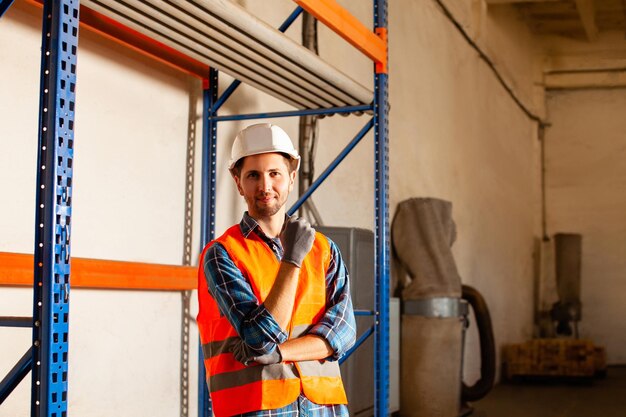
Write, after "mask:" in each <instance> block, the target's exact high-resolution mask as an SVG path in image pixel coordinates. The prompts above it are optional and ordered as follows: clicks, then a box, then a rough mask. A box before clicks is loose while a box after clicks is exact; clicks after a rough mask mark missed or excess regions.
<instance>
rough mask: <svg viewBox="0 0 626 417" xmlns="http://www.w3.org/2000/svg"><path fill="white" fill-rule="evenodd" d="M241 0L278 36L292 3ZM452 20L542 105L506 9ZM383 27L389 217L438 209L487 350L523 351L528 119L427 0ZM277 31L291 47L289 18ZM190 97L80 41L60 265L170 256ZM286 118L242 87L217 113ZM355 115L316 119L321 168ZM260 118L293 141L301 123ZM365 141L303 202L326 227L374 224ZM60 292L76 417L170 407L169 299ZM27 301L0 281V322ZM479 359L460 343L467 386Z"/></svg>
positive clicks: (173, 379)
mask: <svg viewBox="0 0 626 417" xmlns="http://www.w3.org/2000/svg"><path fill="white" fill-rule="evenodd" d="M241 3H244V4H245V5H246V7H248V8H249V9H250V10H251V11H252V12H253V13H255V14H258V15H259V16H262V18H263V19H264V20H266V21H268V22H269V23H270V24H272V25H275V26H278V24H280V22H281V21H282V20H283V19H284V17H285V16H286V15H287V14H288V13H289V12H291V11H292V10H293V8H294V4H293V3H292V2H289V1H287V0H275V1H273V2H271V3H270V4H269V5H268V2H254V1H247V2H241ZM342 3H343V4H344V5H345V6H346V7H348V8H349V9H350V10H351V11H352V12H353V13H354V14H355V15H356V16H357V17H359V18H360V19H361V20H362V21H363V22H370V21H371V16H372V10H371V5H370V2H366V1H363V2H348V1H343V2H342ZM447 3H450V4H452V3H451V2H447ZM29 10H31V9H30V8H27V7H24V6H21V3H20V2H18V4H17V5H16V6H14V7H13V9H11V10H10V11H9V12H8V14H7V15H6V16H5V17H4V18H3V19H2V21H0V56H2V57H3V58H2V60H1V61H0V68H1V72H2V74H3V76H2V77H0V83H1V84H0V91H1V92H2V93H0V114H1V115H2V123H0V147H2V149H3V150H4V151H3V152H2V153H0V166H1V167H3V169H6V173H5V175H3V178H5V180H3V182H2V185H3V191H4V195H10V196H12V200H11V201H12V202H13V204H3V205H2V206H0V250H2V251H17V252H23V253H30V252H31V251H32V245H33V243H32V242H33V238H32V229H33V216H32V213H33V211H34V210H33V209H32V207H33V201H34V194H33V189H34V183H35V177H34V173H35V167H34V165H35V147H36V120H37V101H38V81H37V80H38V70H39V68H38V67H39V42H40V40H39V27H40V26H39V25H40V24H39V17H38V16H36V14H33V13H32V12H30V11H29ZM453 11H454V12H455V13H456V16H457V18H459V19H460V20H461V21H463V22H464V24H466V25H469V27H470V29H471V30H470V33H472V34H473V36H476V38H477V40H478V42H479V44H480V45H481V46H484V47H485V48H486V50H487V51H488V53H490V54H493V56H495V57H497V59H495V62H496V65H497V66H498V69H499V70H500V71H502V73H503V74H504V76H505V78H506V79H507V80H508V81H509V82H511V84H512V86H513V88H515V89H516V90H517V91H518V92H519V94H520V97H522V99H523V100H524V102H525V103H526V104H527V105H528V106H529V107H530V108H531V109H538V110H536V111H540V107H541V106H540V104H541V101H537V99H536V89H535V88H534V87H533V84H532V81H533V79H534V78H535V77H534V73H532V71H534V69H533V68H534V64H533V62H534V61H533V60H534V59H535V57H536V50H535V49H534V47H533V45H532V42H531V39H530V37H529V36H528V34H527V32H525V28H524V27H523V26H522V25H519V22H517V21H515V19H514V16H512V15H511V16H508V15H506V13H505V12H502V15H498V16H493V15H491V14H488V13H486V11H485V9H484V7H478V8H476V7H459V8H455V9H454V10H453ZM496 18H497V19H504V21H500V20H497V21H496V20H495V19H496ZM389 19H390V29H389V34H390V54H391V62H390V95H391V97H390V101H391V115H390V151H391V170H390V175H391V178H390V181H391V189H390V195H391V204H390V207H391V209H392V215H393V210H394V208H395V205H396V204H397V203H398V202H400V201H401V200H403V199H406V198H410V197H415V196H432V197H440V198H445V199H448V200H450V201H452V202H453V204H454V212H453V214H454V218H455V220H456V223H457V226H458V231H459V238H458V241H457V243H456V244H455V246H454V254H455V257H456V261H457V264H458V268H459V271H460V273H461V275H462V277H463V279H464V282H466V283H469V284H470V285H473V286H475V287H476V288H478V289H479V290H480V291H482V292H483V294H484V296H485V298H486V299H487V302H488V303H489V307H490V308H491V314H492V318H493V321H494V329H495V333H496V341H497V342H498V344H499V345H500V344H503V343H507V342H521V341H523V340H525V339H527V338H528V337H530V335H531V330H532V285H533V284H532V283H533V277H532V248H533V239H534V237H535V236H537V235H538V224H539V219H538V216H539V211H538V203H537V201H538V195H539V181H538V174H539V170H538V167H537V158H538V151H537V140H536V129H535V125H534V123H533V122H531V121H529V119H528V118H527V117H526V116H525V115H524V114H523V113H522V112H521V111H520V109H519V108H518V107H517V106H516V105H515V104H514V103H513V101H512V100H511V98H510V97H509V96H508V95H507V94H506V93H505V91H504V90H503V88H502V86H501V85H500V84H499V83H498V82H497V81H496V79H495V77H494V75H493V73H492V72H491V70H490V69H489V68H488V67H487V66H486V65H485V64H484V62H483V61H481V60H480V59H479V57H478V56H477V54H476V53H475V52H474V51H473V50H472V49H471V48H470V47H469V46H468V45H467V43H466V41H465V40H463V39H462V37H461V36H460V35H459V34H458V32H457V31H456V29H455V28H454V27H453V26H452V25H451V24H450V22H448V21H447V20H446V19H445V18H444V17H443V15H442V13H441V12H440V10H439V9H438V7H437V6H436V5H435V3H434V1H430V0H428V1H427V0H424V1H419V2H415V1H410V0H394V1H392V2H390V16H389ZM507 19H508V20H507ZM508 23H510V25H508ZM509 27H514V28H515V29H514V30H511V29H508V28H509ZM288 34H289V36H293V37H294V38H299V36H300V34H299V24H296V25H295V27H294V28H293V29H292V30H290V31H289V33H288ZM18 41H19V46H18ZM320 53H321V55H322V56H323V57H324V58H325V59H327V60H329V61H330V62H332V63H333V64H334V65H336V66H337V67H339V68H341V69H343V70H344V71H346V72H348V73H350V75H351V76H352V77H353V78H355V79H357V80H358V81H360V82H361V83H363V84H369V83H371V82H372V77H371V64H370V63H369V62H368V61H367V60H366V59H365V58H363V57H362V56H360V54H358V53H357V52H355V51H353V50H352V49H351V48H350V47H349V46H347V45H346V44H345V43H343V42H342V41H341V40H339V38H338V37H337V36H336V35H335V34H333V33H331V32H330V31H329V30H328V29H325V28H323V27H321V26H320ZM4 57H7V58H4ZM519 63H524V65H522V67H521V68H520V67H519V65H518V64H519ZM529 71H530V72H531V74H530V75H529V74H528V72H529ZM5 74H9V76H5ZM223 79H227V77H223ZM197 88H198V84H197V82H195V81H193V80H189V79H188V78H187V77H185V76H182V75H180V74H178V73H176V72H175V71H174V70H171V69H169V68H167V67H164V66H162V65H160V64H156V63H154V62H152V61H150V60H148V59H145V58H141V57H137V56H136V55H134V54H132V53H131V52H128V51H125V50H123V49H122V48H120V47H117V46H115V45H113V44H111V43H109V42H108V41H103V40H101V39H100V38H96V37H95V36H93V35H91V34H89V33H88V32H86V31H83V32H82V33H81V39H80V49H79V63H78V93H77V94H78V97H77V120H76V153H75V157H76V160H75V189H74V211H73V213H74V218H73V234H74V237H73V246H72V254H73V255H75V256H83V257H98V258H108V259H121V260H135V261H145V262H160V263H170V264H179V263H180V259H181V257H182V250H183V249H182V236H183V214H184V212H183V201H184V200H183V197H184V190H183V187H184V179H185V178H184V164H185V141H186V135H187V118H188V112H189V99H188V97H189V94H190V91H196V92H197ZM194 89H195V90H194ZM285 108H286V106H285V105H283V104H281V103H280V102H278V101H277V100H274V99H272V98H270V97H267V96H265V95H263V94H261V93H258V92H256V91H254V90H253V89H251V88H247V87H242V88H240V90H239V91H238V92H237V93H235V95H234V96H233V98H232V101H230V102H229V103H228V104H227V105H226V106H225V107H224V113H232V112H256V111H273V110H284V109H285ZM366 120H367V119H366V118H365V117H355V116H351V117H348V118H344V117H337V116H335V117H332V118H327V119H324V120H323V121H322V122H321V126H320V137H321V138H322V143H321V144H320V146H319V148H318V154H317V160H316V168H317V172H318V173H319V172H321V170H322V169H323V168H324V167H325V166H326V165H327V163H328V162H330V161H331V160H332V159H333V158H334V157H335V155H336V154H337V152H338V151H339V150H340V149H341V148H343V146H345V144H346V143H348V141H349V140H351V139H352V137H353V136H354V134H355V133H356V132H357V131H358V129H359V128H360V127H361V126H362V125H363V124H364V123H365V122H366ZM274 122H277V123H279V124H280V125H281V126H283V127H284V128H285V129H286V130H287V132H288V133H289V134H290V135H292V137H294V138H295V137H297V120H295V119H294V120H286V119H280V120H275V121H274ZM245 124H247V123H238V122H229V123H224V124H222V125H221V126H220V129H219V146H218V178H217V181H218V205H219V210H218V216H217V230H218V232H221V231H223V230H224V229H225V228H226V227H228V226H229V225H231V224H232V223H233V222H235V221H238V219H239V217H240V215H241V212H242V211H243V209H244V205H243V202H242V201H241V200H240V198H239V196H238V195H237V194H236V193H235V192H234V189H233V187H232V183H231V181H232V180H231V179H230V176H229V174H228V173H227V172H226V169H225V166H226V163H227V160H228V156H229V150H230V145H231V143H232V138H233V136H234V134H235V132H236V131H237V130H239V129H240V128H241V127H242V126H244V125H245ZM199 128H200V126H199V125H198V129H199ZM198 135H199V130H198ZM372 147H373V145H372V134H371V133H370V134H369V135H368V136H367V137H366V138H365V139H364V140H363V143H361V145H360V146H359V147H358V148H357V149H356V150H355V152H354V153H353V154H352V155H350V156H349V157H348V158H347V159H346V162H345V163H344V165H342V166H340V167H339V168H338V169H337V170H336V171H335V173H334V174H333V175H332V176H331V177H330V178H329V180H328V182H327V183H326V184H325V185H323V186H322V187H321V188H320V189H319V190H318V191H317V192H316V193H315V194H314V200H315V202H316V204H317V206H318V207H319V209H320V211H321V213H322V216H323V218H324V220H325V223H326V224H328V225H342V226H356V227H365V228H372V227H373V220H372V219H373V209H374V199H373V194H372V190H373V162H372V160H373V159H372V155H373V149H372ZM198 150H199V148H198ZM197 155H198V156H199V155H200V152H197ZM6 178H10V179H11V180H8V181H7V180H6ZM198 199H199V194H198ZM292 201H293V199H292ZM196 206H197V204H196ZM197 217H198V213H196V220H197ZM196 224H198V223H196ZM197 241H198V239H197V236H196V239H195V242H197ZM72 295H73V297H72V307H71V309H72V310H71V320H70V323H71V339H70V344H71V354H70V361H71V363H70V369H71V371H70V372H71V373H70V376H69V377H70V380H69V381H70V397H69V401H70V412H71V413H72V415H80V416H87V417H91V416H104V415H113V414H115V415H120V416H134V415H151V416H157V417H158V416H171V415H176V414H177V413H178V411H177V409H178V355H179V349H178V340H179V339H178V338H179V324H178V323H179V322H180V318H179V317H180V311H179V310H180V303H179V298H180V296H179V295H178V294H175V293H174V294H171V293H160V292H159V293H139V292H123V291H84V290H82V291H81V290H74V291H73V292H72ZM30 298H31V296H30V291H28V290H25V289H7V288H1V289H0V314H23V315H28V314H30V313H29V312H30V308H31V307H30ZM0 331H1V332H2V333H1V335H2V340H3V341H5V340H8V341H10V343H2V344H0V373H2V372H4V371H5V370H6V369H8V368H9V367H10V366H12V364H13V363H14V362H15V361H16V360H17V358H18V357H19V356H20V355H21V353H22V352H23V351H24V350H25V349H26V347H27V346H28V344H29V335H25V333H27V332H25V331H23V330H19V329H18V330H6V329H0ZM7 332H11V333H10V334H9V333H7ZM17 333H19V335H18V336H14V334H17ZM191 352H192V354H194V355H195V353H196V352H195V348H194V347H192V349H191ZM477 362H478V356H477V353H476V339H475V338H474V337H473V336H470V340H469V348H468V365H467V371H468V374H467V375H468V379H469V380H470V381H471V380H472V379H473V378H475V377H476V369H477V365H476V364H477ZM192 364H194V365H195V360H192ZM193 367H194V366H193V365H192V368H193ZM194 381H195V380H193V379H192V402H191V404H192V407H191V413H192V415H193V414H194V413H195V384H194ZM28 403H29V389H28V384H23V385H22V386H21V387H20V388H19V392H17V393H16V394H15V395H14V396H13V397H11V399H10V400H9V402H7V403H5V405H3V407H2V408H0V417H8V416H10V417H13V416H26V415H28Z"/></svg>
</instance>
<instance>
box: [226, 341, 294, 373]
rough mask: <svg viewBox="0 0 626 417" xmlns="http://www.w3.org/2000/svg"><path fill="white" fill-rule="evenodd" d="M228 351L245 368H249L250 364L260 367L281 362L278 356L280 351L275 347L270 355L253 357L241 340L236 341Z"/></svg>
mask: <svg viewBox="0 0 626 417" xmlns="http://www.w3.org/2000/svg"><path fill="white" fill-rule="evenodd" d="M230 351H231V352H232V353H233V356H235V359H236V360H238V361H239V362H241V363H243V364H244V365H245V366H250V365H251V364H252V362H256V363H258V364H261V365H272V364H274V363H280V362H282V360H283V357H282V355H281V354H280V349H278V346H276V349H274V351H273V352H272V353H267V354H265V355H260V356H254V355H255V354H254V353H253V352H252V349H250V348H249V347H248V345H246V344H245V343H244V341H243V340H242V339H238V340H237V341H236V342H235V343H233V345H232V346H231V348H230Z"/></svg>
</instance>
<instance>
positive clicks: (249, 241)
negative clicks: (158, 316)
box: [198, 225, 347, 417]
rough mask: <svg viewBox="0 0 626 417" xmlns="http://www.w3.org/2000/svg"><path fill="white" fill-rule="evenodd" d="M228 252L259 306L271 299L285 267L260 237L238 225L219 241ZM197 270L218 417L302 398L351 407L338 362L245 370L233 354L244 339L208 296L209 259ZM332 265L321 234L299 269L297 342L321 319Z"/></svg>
mask: <svg viewBox="0 0 626 417" xmlns="http://www.w3.org/2000/svg"><path fill="white" fill-rule="evenodd" d="M216 241H217V242H219V243H221V244H222V245H223V246H224V248H225V249H226V251H227V252H228V254H229V256H230V259H231V260H233V262H234V263H235V265H236V266H237V268H239V270H240V271H241V273H242V275H243V276H244V277H245V278H246V279H247V280H248V282H249V283H250V286H251V288H252V291H253V292H254V294H255V295H256V297H257V299H258V300H259V303H262V302H263V301H264V300H265V298H266V297H267V295H268V294H269V292H270V290H271V288H272V285H273V284H274V280H275V278H276V274H277V273H278V269H279V267H280V262H279V261H278V259H277V258H276V255H275V254H274V253H273V252H272V250H271V249H270V248H269V247H268V246H267V244H266V243H265V242H263V241H262V240H261V239H260V238H259V237H258V236H257V235H256V234H254V233H251V234H250V235H249V237H248V238H245V237H244V236H243V234H242V233H241V229H240V227H239V225H235V226H233V227H231V228H230V229H228V230H227V231H226V232H225V233H224V235H222V236H221V237H219V238H218V239H216ZM213 243H214V242H211V243H209V244H208V245H207V246H206V248H205V249H204V251H203V253H202V256H201V257H200V268H199V271H198V298H199V303H200V311H199V313H198V327H199V329H200V337H201V340H202V350H203V354H204V365H205V367H206V370H207V383H208V386H209V390H210V392H211V399H212V404H213V412H214V414H215V416H217V417H221V416H229V415H233V414H241V413H245V412H249V411H257V410H269V409H275V408H280V407H284V406H286V405H288V404H291V403H292V402H294V401H295V400H296V399H297V397H298V395H300V393H301V392H302V393H304V395H306V397H307V398H308V399H309V400H311V401H312V402H314V403H317V404H346V403H347V399H346V394H345V391H344V388H343V383H342V381H341V375H340V373H339V364H338V363H337V362H336V361H333V362H330V361H317V360H315V361H300V362H286V363H280V364H275V365H268V366H263V365H257V364H254V365H251V366H248V367H246V366H244V365H243V364H241V363H240V362H238V361H237V360H236V359H235V358H234V356H233V354H232V353H231V352H230V348H231V346H232V344H233V343H234V342H235V341H237V340H238V339H239V335H238V334H237V332H236V330H235V329H234V328H233V327H232V326H231V324H230V322H229V321H228V320H227V319H226V318H225V317H224V316H222V315H221V314H220V312H219V309H218V307H217V303H216V302H215V300H214V299H213V298H212V297H211V295H210V294H209V292H208V288H207V284H206V280H205V274H204V261H203V259H204V256H205V253H206V251H207V249H208V248H209V247H210V246H211V245H212V244H213ZM329 262H330V245H329V244H328V240H327V239H326V238H325V237H324V236H323V235H321V234H319V233H317V234H316V236H315V241H314V243H313V248H312V249H311V251H310V252H309V254H308V255H307V256H306V258H305V259H304V261H303V263H302V267H301V269H300V277H299V281H298V289H297V292H296V299H295V303H294V311H293V315H292V319H291V323H290V328H289V338H296V337H298V336H301V335H303V334H305V333H306V332H307V330H308V329H309V328H310V327H311V326H312V325H313V324H314V323H316V322H317V321H319V319H320V318H321V317H322V315H323V314H324V311H325V307H326V281H325V276H326V270H327V269H328V265H329Z"/></svg>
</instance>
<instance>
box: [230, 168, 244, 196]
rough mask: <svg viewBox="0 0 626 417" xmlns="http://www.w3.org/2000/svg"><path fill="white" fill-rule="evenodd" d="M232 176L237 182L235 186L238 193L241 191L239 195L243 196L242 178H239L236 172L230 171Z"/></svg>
mask: <svg viewBox="0 0 626 417" xmlns="http://www.w3.org/2000/svg"><path fill="white" fill-rule="evenodd" d="M230 175H232V177H233V180H234V181H235V185H236V186H237V191H239V195H241V196H243V189H242V188H241V178H239V176H238V175H237V173H235V171H234V170H231V171H230Z"/></svg>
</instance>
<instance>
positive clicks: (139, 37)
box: [25, 0, 209, 79]
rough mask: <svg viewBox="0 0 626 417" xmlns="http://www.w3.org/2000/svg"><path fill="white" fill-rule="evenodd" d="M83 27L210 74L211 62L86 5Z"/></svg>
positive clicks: (169, 62)
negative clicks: (192, 55) (187, 53)
mask: <svg viewBox="0 0 626 417" xmlns="http://www.w3.org/2000/svg"><path fill="white" fill-rule="evenodd" d="M25 1H26V3H28V4H31V5H35V6H37V7H39V8H41V7H42V3H43V0H25ZM80 27H81V28H85V29H87V30H89V31H91V32H94V33H97V34H99V35H101V36H103V37H105V38H107V39H110V40H112V41H113V42H116V43H118V44H120V45H123V46H125V47H127V48H130V49H132V50H134V51H136V52H139V53H141V54H143V55H146V56H148V57H150V58H152V59H155V60H157V61H159V62H161V63H163V64H165V65H168V66H170V67H173V68H175V69H177V70H179V71H182V72H184V73H187V74H190V75H194V76H197V77H199V78H202V79H207V78H208V76H209V66H208V65H206V64H203V63H201V62H199V61H196V60H195V59H193V58H190V57H189V56H187V55H185V54H183V53H181V52H179V51H177V50H175V49H173V48H170V47H169V46H167V45H165V44H163V43H161V42H158V41H156V40H154V39H152V38H150V37H148V36H146V35H144V34H142V33H139V32H137V31H136V30H134V29H131V28H129V27H128V26H125V25H123V24H121V23H119V22H117V21H115V20H113V19H111V18H109V17H107V16H105V15H103V14H101V13H98V12H96V11H94V10H92V9H90V8H88V7H85V6H80Z"/></svg>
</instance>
